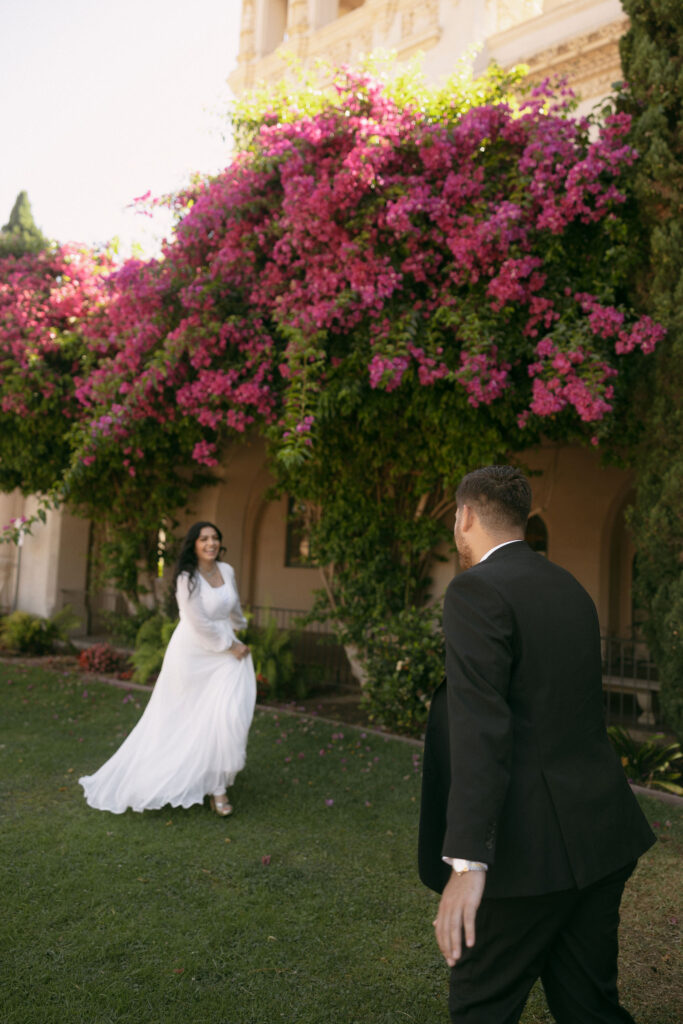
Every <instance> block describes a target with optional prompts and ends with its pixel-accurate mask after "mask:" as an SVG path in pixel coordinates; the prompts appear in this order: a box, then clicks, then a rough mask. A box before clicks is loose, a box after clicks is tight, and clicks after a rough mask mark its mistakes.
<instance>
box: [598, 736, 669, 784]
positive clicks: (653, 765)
mask: <svg viewBox="0 0 683 1024" xmlns="http://www.w3.org/2000/svg"><path fill="white" fill-rule="evenodd" d="M607 732H608V733H609V738H610V739H611V741H612V745H613V747H614V749H615V750H616V752H617V754H618V756H619V758H620V760H621V763H622V764H623V766H624V771H625V772H626V774H627V776H628V778H629V780H630V781H631V782H637V783H639V784H641V785H643V786H649V787H650V789H663V790H666V791H667V792H669V793H676V794H677V795H678V796H683V786H682V785H681V780H682V779H683V751H682V750H681V745H680V743H670V744H668V745H664V744H662V743H661V742H660V741H661V740H663V738H664V737H663V736H662V734H661V733H657V735H655V736H653V737H652V739H649V740H645V741H640V740H634V739H633V737H632V736H630V735H629V734H628V733H627V732H626V730H625V729H621V728H619V726H616V725H612V726H610V727H609V729H608V730H607Z"/></svg>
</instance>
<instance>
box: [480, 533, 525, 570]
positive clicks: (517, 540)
mask: <svg viewBox="0 0 683 1024" xmlns="http://www.w3.org/2000/svg"><path fill="white" fill-rule="evenodd" d="M521 542H522V538H521V537H515V539H514V540H504V541H503V543H502V544H496V546H495V547H493V548H489V549H488V551H487V552H486V554H485V555H482V556H481V558H480V559H479V562H478V563H477V565H478V564H479V563H480V562H485V561H486V559H487V558H488V557H489V555H492V554H493V552H494V551H498V549H499V548H504V547H506V546H507V545H508V544H521Z"/></svg>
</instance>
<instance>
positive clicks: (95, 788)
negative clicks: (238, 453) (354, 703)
mask: <svg viewBox="0 0 683 1024" xmlns="http://www.w3.org/2000/svg"><path fill="white" fill-rule="evenodd" d="M221 541H222V536H221V532H220V530H219V529H218V528H217V527H216V526H214V525H213V523H207V522H199V523H195V524H194V526H192V527H191V528H190V530H189V532H188V534H187V536H186V538H185V540H184V541H183V545H182V548H181V551H180V555H179V557H178V562H177V565H176V569H175V574H174V584H175V588H176V600H177V602H178V610H179V613H180V622H179V623H178V626H177V627H176V629H175V632H174V633H173V636H172V637H171V641H170V643H169V645H168V648H167V650H166V655H165V657H164V662H163V665H162V666H161V672H160V673H159V678H158V679H157V682H156V685H155V687H154V691H153V693H152V696H151V698H150V700H149V703H148V704H147V707H146V709H145V711H144V713H143V715H142V718H141V719H140V721H139V722H138V724H137V725H136V726H135V728H134V729H133V730H132V732H131V733H130V734H129V735H128V737H127V738H126V739H125V740H124V742H123V743H122V744H121V746H120V747H119V749H118V750H117V751H116V753H115V754H114V755H113V756H112V757H111V758H110V759H109V760H108V761H107V762H106V763H105V764H103V765H102V767H101V768H100V769H99V771H97V772H96V773H95V774H94V775H86V776H84V777H83V778H81V779H79V782H80V784H81V785H82V786H83V789H84V790H85V798H86V800H87V802H88V803H89V804H90V806H91V807H95V808H97V809H98V810H101V811H111V812H112V813H113V814H122V813H123V812H124V811H125V810H126V809H127V808H128V807H132V808H133V810H134V811H144V810H158V809H159V808H160V807H163V806H164V804H172V805H173V806H174V807H177V806H181V807H190V806H191V805H192V804H197V803H202V802H203V800H204V796H205V795H206V794H209V797H210V802H211V806H212V808H213V810H214V811H216V813H217V814H220V815H222V816H225V815H228V814H231V813H232V806H231V805H230V803H229V802H228V797H227V793H226V788H227V787H229V786H231V785H232V783H233V781H234V779H235V775H236V774H237V772H239V771H240V770H241V769H242V768H243V767H244V763H245V758H246V746H247V736H248V733H249V726H250V725H251V719H252V716H253V713H254V703H255V701H256V681H255V678H254V667H253V664H252V660H251V655H250V653H249V648H248V647H246V646H245V645H244V644H243V643H240V641H239V640H238V639H237V638H236V636H235V629H241V628H243V627H244V626H246V620H245V618H244V616H243V614H242V609H241V608H240V601H239V595H238V593H237V587H236V585H235V573H234V571H233V569H232V567H231V566H229V565H227V564H226V563H225V562H219V561H218V560H217V559H218V555H219V554H220V551H221V550H222V548H221Z"/></svg>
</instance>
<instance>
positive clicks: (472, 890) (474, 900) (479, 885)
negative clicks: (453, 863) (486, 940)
mask: <svg viewBox="0 0 683 1024" xmlns="http://www.w3.org/2000/svg"><path fill="white" fill-rule="evenodd" d="M485 885H486V872H485V871H466V872H465V873H464V874H462V875H456V873H455V871H454V872H452V874H451V877H450V879H449V880H448V884H447V885H446V888H445V889H444V891H443V893H442V895H441V902H440V903H439V912H438V914H437V915H436V921H434V927H435V929H436V931H435V934H436V941H437V942H438V944H439V949H440V950H441V952H442V953H443V955H444V957H445V959H446V963H447V964H448V966H449V967H453V966H454V965H455V964H456V963H457V962H458V960H459V959H460V956H461V954H462V936H463V932H464V933H465V945H466V946H468V947H472V946H473V945H474V942H475V931H474V921H475V918H476V916H477V910H478V908H479V904H480V903H481V898H482V896H483V895H484V886H485Z"/></svg>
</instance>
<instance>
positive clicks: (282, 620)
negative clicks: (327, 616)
mask: <svg viewBox="0 0 683 1024" xmlns="http://www.w3.org/2000/svg"><path fill="white" fill-rule="evenodd" d="M248 612H249V614H250V615H251V624H252V625H253V626H256V628H257V629H258V628H263V627H265V626H266V625H267V624H268V622H270V621H272V620H273V619H274V620H275V624H276V626H277V628H278V629H286V630H288V631H289V632H290V633H291V634H292V647H293V650H294V661H295V663H296V665H297V666H299V667H301V668H303V669H304V671H305V672H306V673H307V675H308V676H309V678H310V679H311V681H312V688H313V689H314V690H315V692H316V693H320V692H324V691H325V690H329V691H333V692H336V691H340V690H351V689H356V688H357V687H358V683H357V682H356V680H355V679H354V677H353V673H352V672H351V666H350V665H349V660H348V658H347V657H346V652H345V651H344V648H343V646H342V645H341V644H340V643H339V641H338V640H337V638H336V637H335V635H334V633H333V632H332V627H331V626H330V624H329V623H327V622H307V623H303V621H302V620H303V619H304V617H305V616H306V615H307V614H308V612H306V611H303V610H302V609H298V608H268V607H264V606H261V605H254V606H252V607H251V608H249V609H248Z"/></svg>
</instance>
